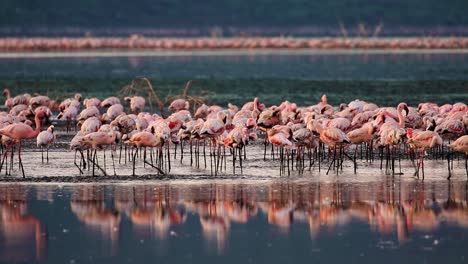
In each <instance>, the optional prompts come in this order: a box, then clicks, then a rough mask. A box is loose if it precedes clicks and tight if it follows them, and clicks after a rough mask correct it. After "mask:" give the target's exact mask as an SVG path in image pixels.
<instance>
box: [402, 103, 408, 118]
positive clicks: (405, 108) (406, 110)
mask: <svg viewBox="0 0 468 264" xmlns="http://www.w3.org/2000/svg"><path fill="white" fill-rule="evenodd" d="M403 110H405V116H408V114H409V109H408V106H406V105H405V106H403Z"/></svg>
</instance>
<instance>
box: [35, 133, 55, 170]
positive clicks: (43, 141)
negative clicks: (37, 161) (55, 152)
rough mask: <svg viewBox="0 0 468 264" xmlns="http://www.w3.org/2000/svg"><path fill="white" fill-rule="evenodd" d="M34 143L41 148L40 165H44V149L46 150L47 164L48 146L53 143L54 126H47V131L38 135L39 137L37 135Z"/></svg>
mask: <svg viewBox="0 0 468 264" xmlns="http://www.w3.org/2000/svg"><path fill="white" fill-rule="evenodd" d="M36 141H37V146H38V147H41V153H42V163H44V151H43V148H44V147H45V148H46V150H47V163H49V146H50V145H51V144H53V143H54V141H55V134H54V126H49V127H48V128H47V130H45V131H42V132H41V133H39V135H37V139H36Z"/></svg>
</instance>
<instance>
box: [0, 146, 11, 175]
mask: <svg viewBox="0 0 468 264" xmlns="http://www.w3.org/2000/svg"><path fill="white" fill-rule="evenodd" d="M12 147H13V143H10V144H8V145H7V147H6V149H5V152H3V158H2V163H1V164H0V171H2V168H3V163H4V162H5V160H6V161H8V158H7V155H8V151H10V149H11V148H12ZM5 171H6V172H8V165H7V167H6V168H5ZM5 175H7V174H5Z"/></svg>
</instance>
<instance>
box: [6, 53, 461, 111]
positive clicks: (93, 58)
mask: <svg viewBox="0 0 468 264" xmlns="http://www.w3.org/2000/svg"><path fill="white" fill-rule="evenodd" d="M75 55H79V56H75V57H74V56H73V53H65V54H63V56H66V57H60V56H61V55H60V54H58V55H57V57H54V56H50V57H16V58H14V57H13V58H5V57H3V58H0V85H1V86H7V87H10V88H14V89H15V92H31V89H33V90H34V91H37V92H40V93H47V94H49V95H50V96H52V97H56V96H59V97H63V96H68V95H70V94H73V93H75V92H77V91H80V92H81V93H83V94H84V95H85V96H99V97H104V96H110V95H115V94H116V92H118V91H119V90H120V89H121V88H122V87H123V86H125V85H128V84H130V83H131V80H132V79H133V78H135V77H137V76H145V77H148V78H150V79H151V80H152V81H153V85H154V86H155V87H156V89H157V91H158V94H159V95H160V96H161V97H163V98H164V97H165V96H166V95H175V94H178V93H180V91H181V90H182V88H183V87H184V86H185V83H186V82H187V81H188V80H190V79H196V80H198V81H199V82H198V83H196V84H195V85H194V87H193V88H192V89H191V92H192V94H194V93H195V94H196V93H198V92H199V91H200V90H204V91H207V92H208V96H207V98H208V99H209V100H210V101H211V102H213V103H218V104H221V105H225V104H226V103H227V102H232V103H236V104H242V103H244V102H245V101H246V100H250V99H251V98H252V97H254V96H257V97H259V98H260V100H261V101H262V102H265V103H266V104H278V103H280V102H281V101H282V100H290V101H294V102H297V103H298V104H299V105H305V104H314V103H316V102H317V101H318V100H319V98H320V96H321V95H322V94H323V93H326V94H328V95H329V96H328V97H329V101H330V103H333V104H339V103H342V102H349V101H351V100H354V99H356V98H360V99H363V100H370V101H373V102H376V103H378V104H385V105H390V104H396V103H397V102H399V101H403V100H405V101H407V102H408V103H411V104H416V103H419V102H421V101H425V100H430V101H435V102H438V103H447V102H454V101H466V98H467V95H468V92H467V87H468V79H467V76H468V74H467V73H468V53H466V52H457V51H452V52H447V51H445V52H413V53H412V52H411V51H409V52H388V53H385V51H380V52H366V51H363V52H341V53H340V52H336V53H333V52H325V53H324V52H307V51H303V52H278V51H270V53H261V52H260V53H259V52H253V51H244V52H242V53H235V52H234V53H219V52H218V53H209V52H199V53H197V52H194V53H175V54H171V55H165V53H147V54H146V53H142V54H137V55H131V54H130V55H128V54H125V53H124V54H119V53H114V54H112V56H98V54H93V53H90V54H86V53H84V54H82V53H79V54H75ZM31 56H32V55H31Z"/></svg>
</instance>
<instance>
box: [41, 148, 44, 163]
mask: <svg viewBox="0 0 468 264" xmlns="http://www.w3.org/2000/svg"><path fill="white" fill-rule="evenodd" d="M41 157H42V163H44V148H43V147H42V145H41Z"/></svg>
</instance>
